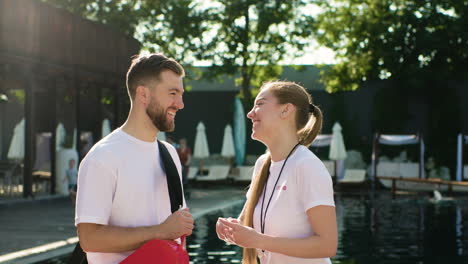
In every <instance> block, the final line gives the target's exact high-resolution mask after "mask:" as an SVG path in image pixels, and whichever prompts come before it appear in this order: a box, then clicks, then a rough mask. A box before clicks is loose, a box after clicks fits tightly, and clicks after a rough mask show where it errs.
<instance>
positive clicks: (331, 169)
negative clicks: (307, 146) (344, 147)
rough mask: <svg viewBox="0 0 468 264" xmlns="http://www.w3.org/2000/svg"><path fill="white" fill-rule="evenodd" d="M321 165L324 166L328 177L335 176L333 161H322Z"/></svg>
mask: <svg viewBox="0 0 468 264" xmlns="http://www.w3.org/2000/svg"><path fill="white" fill-rule="evenodd" d="M322 162H323V165H325V168H327V170H328V172H329V173H330V176H332V177H333V176H335V161H333V160H323V161H322Z"/></svg>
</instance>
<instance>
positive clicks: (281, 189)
mask: <svg viewBox="0 0 468 264" xmlns="http://www.w3.org/2000/svg"><path fill="white" fill-rule="evenodd" d="M265 159H266V155H263V156H261V157H260V158H259V159H258V160H257V162H256V163H255V169H254V172H253V177H255V176H256V175H257V173H259V172H260V170H261V167H262V166H263V163H264V162H265ZM283 164H284V160H282V161H277V162H273V161H272V163H271V166H270V176H269V179H268V182H267V187H266V196H265V202H264V206H263V211H264V212H265V208H266V207H267V204H268V200H269V199H270V196H271V193H272V190H273V187H274V185H275V182H276V179H277V178H278V174H279V172H280V170H281V167H282V166H283ZM263 195H264V194H262V195H261V196H260V198H259V201H258V203H257V206H256V207H255V211H254V215H253V217H254V219H253V220H254V221H253V224H254V229H255V230H256V231H258V232H260V231H261V228H260V212H261V207H262V199H263ZM248 196H250V190H249V192H247V197H248ZM319 205H326V206H333V207H334V206H335V202H334V199H333V182H332V179H331V176H330V174H329V173H328V171H327V169H326V168H325V165H323V163H322V162H321V161H320V159H319V158H317V156H315V154H313V153H312V152H311V151H310V150H309V149H307V148H306V147H305V146H303V145H299V146H298V147H297V148H296V150H295V151H294V152H293V153H292V154H291V156H290V157H289V159H288V161H287V162H286V165H285V166H284V169H283V172H282V173H281V177H280V179H279V181H278V184H277V185H276V188H275V192H274V193H273V197H272V198H271V202H270V206H269V208H268V211H267V214H266V221H265V234H268V235H271V236H276V237H287V238H305V237H309V236H311V235H313V234H314V231H313V230H312V228H311V226H310V223H309V219H308V217H307V214H306V211H307V210H308V209H310V208H313V207H315V206H319ZM257 253H258V255H259V256H261V255H262V254H263V257H261V258H260V262H261V263H262V264H284V263H288V264H325V263H327V264H328V263H331V261H330V259H329V258H317V259H305V258H296V257H290V256H287V255H283V254H279V253H274V252H268V251H265V253H261V250H259V249H257Z"/></svg>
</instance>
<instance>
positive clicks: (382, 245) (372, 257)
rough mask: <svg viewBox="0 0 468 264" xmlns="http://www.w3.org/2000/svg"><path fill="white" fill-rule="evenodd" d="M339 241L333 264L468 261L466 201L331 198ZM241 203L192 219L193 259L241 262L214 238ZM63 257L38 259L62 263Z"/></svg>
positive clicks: (210, 262)
mask: <svg viewBox="0 0 468 264" xmlns="http://www.w3.org/2000/svg"><path fill="white" fill-rule="evenodd" d="M335 202H336V206H337V208H336V210H337V218H338V219H337V224H338V231H339V245H338V251H337V255H336V256H335V257H334V258H332V261H333V263H335V264H336V263H343V264H351V263H353V264H354V263H355V264H371V263H372V264H374V263H379V264H387V263H388V264H390V263H391V264H394V263H420V264H432V263H434V264H436V263H437V264H438V263H440V264H446V263H468V199H467V198H465V199H463V198H456V199H453V200H444V201H439V202H432V201H431V200H430V199H428V198H425V197H416V196H399V197H397V199H395V200H392V199H391V196H390V195H389V194H383V195H379V196H378V197H376V198H371V197H370V196H369V195H367V194H354V195H353V194H337V195H336V196H335ZM241 209H242V204H239V205H236V206H233V207H230V208H226V209H223V210H219V211H216V212H213V213H210V214H207V215H205V216H203V217H201V218H199V219H197V221H196V225H195V229H194V233H193V234H192V236H190V237H189V238H188V239H187V243H188V251H189V254H190V260H191V263H197V264H202V263H203V264H205V263H206V264H214V263H241V253H242V250H241V249H240V248H239V247H237V246H233V245H228V244H226V243H225V242H224V241H221V240H219V239H218V238H217V236H216V232H215V224H216V221H217V218H218V217H220V216H222V217H228V216H233V217H236V216H237V215H238V214H239V212H240V210H241ZM66 260H67V256H65V257H62V258H57V259H53V260H49V261H46V262H41V264H46V263H47V264H51V263H55V264H59V263H66Z"/></svg>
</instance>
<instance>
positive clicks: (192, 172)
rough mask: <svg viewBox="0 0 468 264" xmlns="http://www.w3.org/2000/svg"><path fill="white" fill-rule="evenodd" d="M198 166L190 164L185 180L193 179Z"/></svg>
mask: <svg viewBox="0 0 468 264" xmlns="http://www.w3.org/2000/svg"><path fill="white" fill-rule="evenodd" d="M197 173H198V167H196V166H190V167H189V170H188V175H187V180H193V179H195V177H196V176H197Z"/></svg>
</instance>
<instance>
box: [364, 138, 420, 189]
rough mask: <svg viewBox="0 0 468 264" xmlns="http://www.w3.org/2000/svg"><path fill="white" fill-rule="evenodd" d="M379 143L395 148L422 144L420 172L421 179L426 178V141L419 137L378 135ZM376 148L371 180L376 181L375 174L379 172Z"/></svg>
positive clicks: (373, 153)
mask: <svg viewBox="0 0 468 264" xmlns="http://www.w3.org/2000/svg"><path fill="white" fill-rule="evenodd" d="M377 137H378V138H377V141H378V143H379V144H383V145H393V146H401V145H413V144H420V146H419V171H420V177H421V178H422V179H424V178H426V176H425V171H424V153H425V145H424V140H423V138H422V137H420V136H419V135H385V134H381V135H377ZM374 151H375V148H374V149H373V151H372V164H371V167H372V168H371V180H374V179H375V176H376V175H375V174H376V171H377V153H375V152H374Z"/></svg>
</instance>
